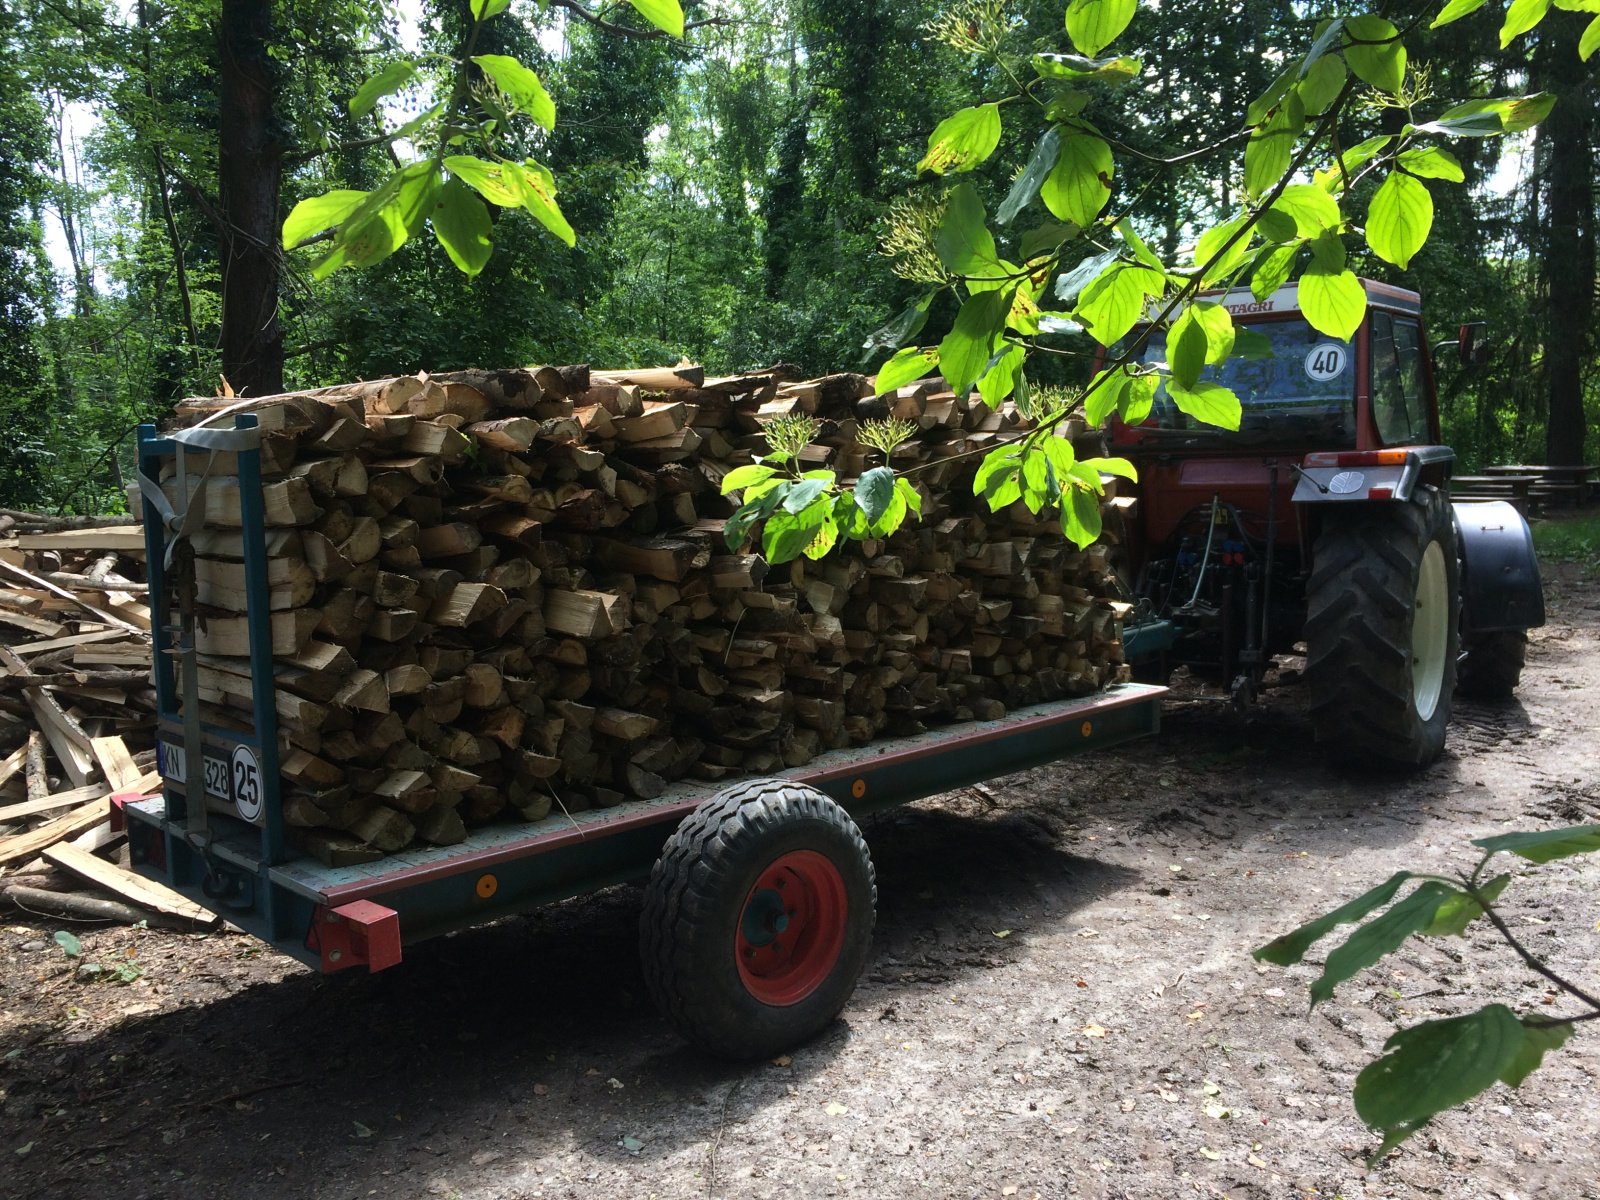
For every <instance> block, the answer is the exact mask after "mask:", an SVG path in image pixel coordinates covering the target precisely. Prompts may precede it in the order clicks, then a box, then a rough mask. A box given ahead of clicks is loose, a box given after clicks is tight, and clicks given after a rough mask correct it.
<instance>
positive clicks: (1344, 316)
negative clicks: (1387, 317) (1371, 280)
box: [1300, 266, 1367, 342]
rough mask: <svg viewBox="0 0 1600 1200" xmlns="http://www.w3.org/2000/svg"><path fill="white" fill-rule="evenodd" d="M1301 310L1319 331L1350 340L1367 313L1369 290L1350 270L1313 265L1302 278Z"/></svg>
mask: <svg viewBox="0 0 1600 1200" xmlns="http://www.w3.org/2000/svg"><path fill="white" fill-rule="evenodd" d="M1300 312H1301V315H1302V316H1304V317H1305V319H1306V320H1307V321H1308V322H1310V324H1311V327H1312V328H1313V329H1315V330H1316V331H1317V332H1319V333H1325V334H1327V335H1328V336H1329V337H1331V338H1337V339H1339V340H1340V341H1341V342H1347V341H1349V340H1350V339H1351V338H1352V337H1353V336H1355V332H1356V330H1357V329H1358V328H1359V327H1360V325H1361V318H1362V317H1364V316H1366V314H1367V293H1366V289H1365V288H1363V287H1362V286H1361V281H1360V280H1359V279H1357V278H1356V277H1355V275H1354V274H1352V273H1351V272H1350V271H1348V270H1342V271H1334V272H1327V271H1323V270H1322V269H1321V268H1319V267H1316V266H1313V267H1312V268H1311V269H1310V270H1309V271H1307V272H1306V273H1305V274H1304V275H1302V276H1301V277H1300Z"/></svg>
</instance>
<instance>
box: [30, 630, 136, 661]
mask: <svg viewBox="0 0 1600 1200" xmlns="http://www.w3.org/2000/svg"><path fill="white" fill-rule="evenodd" d="M127 636H128V631H127V630H125V629H97V630H95V631H93V632H92V633H74V634H71V635H69V636H67V637H53V638H46V639H45V640H44V641H42V642H23V643H21V644H20V645H16V646H13V647H11V650H12V653H14V654H17V655H20V656H23V657H26V656H28V655H33V654H45V653H47V652H48V651H51V650H67V649H70V648H72V647H74V646H91V645H94V644H95V643H96V642H120V641H122V640H124V639H125V638H127ZM146 653H147V654H148V653H149V651H148V650H146Z"/></svg>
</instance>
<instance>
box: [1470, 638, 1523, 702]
mask: <svg viewBox="0 0 1600 1200" xmlns="http://www.w3.org/2000/svg"><path fill="white" fill-rule="evenodd" d="M1461 651H1462V654H1461V665H1460V666H1459V667H1458V668H1457V669H1456V691H1458V692H1460V693H1461V694H1462V695H1463V696H1466V697H1467V698H1468V699H1471V700H1507V699H1510V697H1511V694H1512V693H1513V692H1515V691H1516V690H1517V684H1518V683H1519V682H1521V680H1522V668H1523V666H1524V665H1526V663H1527V661H1528V634H1527V631H1526V630H1523V629H1495V630H1491V631H1490V632H1488V633H1469V634H1466V635H1464V636H1463V637H1462V639H1461Z"/></svg>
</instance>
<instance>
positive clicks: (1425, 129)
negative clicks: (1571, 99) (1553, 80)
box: [1413, 92, 1556, 137]
mask: <svg viewBox="0 0 1600 1200" xmlns="http://www.w3.org/2000/svg"><path fill="white" fill-rule="evenodd" d="M1555 103H1556V98H1555V96H1554V95H1552V94H1551V93H1549V92H1534V93H1533V94H1532V95H1529V96H1509V97H1505V98H1503V99H1499V100H1468V101H1467V102H1466V103H1465V104H1458V105H1456V106H1455V107H1454V108H1451V109H1446V110H1445V112H1443V113H1442V114H1441V115H1440V116H1439V118H1438V119H1437V120H1434V121H1429V122H1427V123H1426V124H1423V125H1417V126H1413V130H1414V132H1417V133H1442V134H1445V135H1447V136H1450V137H1494V136H1495V135H1497V134H1502V133H1521V132H1522V131H1523V130H1525V129H1532V128H1533V127H1534V126H1535V125H1537V124H1538V123H1539V122H1540V121H1542V120H1544V119H1545V118H1546V117H1547V116H1549V115H1550V110H1551V109H1552V108H1554V107H1555Z"/></svg>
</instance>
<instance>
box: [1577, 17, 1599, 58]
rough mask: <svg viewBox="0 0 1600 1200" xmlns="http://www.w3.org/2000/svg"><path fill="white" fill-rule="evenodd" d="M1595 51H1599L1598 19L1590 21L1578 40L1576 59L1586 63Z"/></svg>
mask: <svg viewBox="0 0 1600 1200" xmlns="http://www.w3.org/2000/svg"><path fill="white" fill-rule="evenodd" d="M1596 50H1600V17H1596V18H1595V19H1594V20H1592V21H1590V22H1589V25H1588V27H1587V28H1586V29H1585V30H1584V31H1583V37H1581V38H1579V39H1578V57H1579V58H1581V59H1582V60H1583V61H1584V62H1588V61H1589V59H1590V58H1591V57H1592V56H1593V55H1594V52H1595V51H1596Z"/></svg>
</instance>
